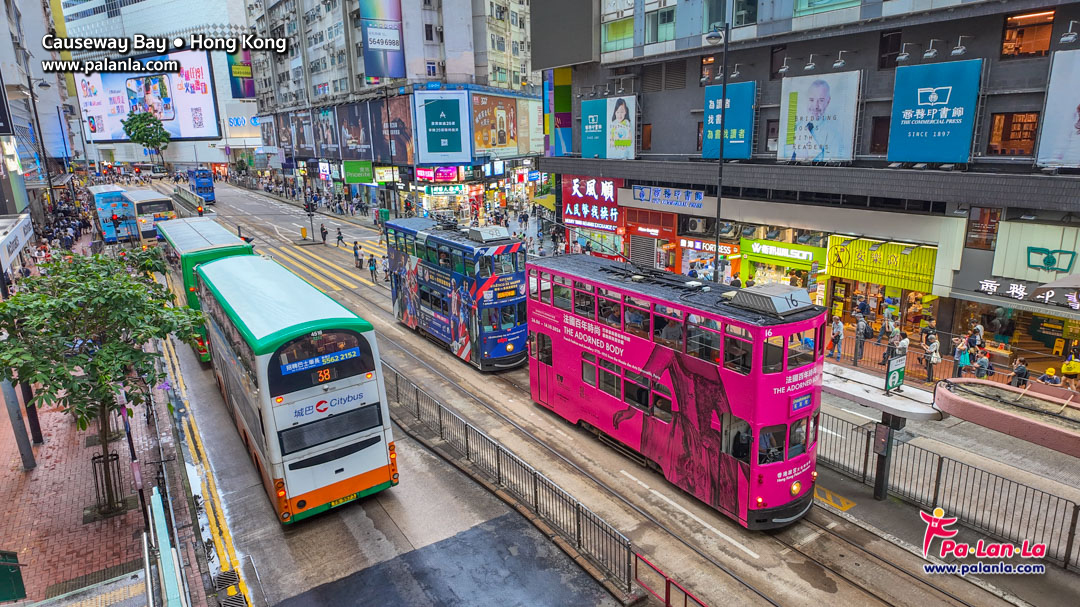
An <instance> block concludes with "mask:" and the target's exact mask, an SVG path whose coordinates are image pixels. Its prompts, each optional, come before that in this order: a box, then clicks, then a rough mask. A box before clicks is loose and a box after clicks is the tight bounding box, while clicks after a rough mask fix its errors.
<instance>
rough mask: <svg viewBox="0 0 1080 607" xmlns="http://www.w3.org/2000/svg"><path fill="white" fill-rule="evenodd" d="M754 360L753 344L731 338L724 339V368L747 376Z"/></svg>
mask: <svg viewBox="0 0 1080 607" xmlns="http://www.w3.org/2000/svg"><path fill="white" fill-rule="evenodd" d="M753 360H754V344H752V343H750V342H748V341H742V340H740V339H734V338H732V337H725V338H724V368H725V369H730V370H731V371H735V372H736V373H741V374H742V375H749V374H750V368H751V366H752V361H753Z"/></svg>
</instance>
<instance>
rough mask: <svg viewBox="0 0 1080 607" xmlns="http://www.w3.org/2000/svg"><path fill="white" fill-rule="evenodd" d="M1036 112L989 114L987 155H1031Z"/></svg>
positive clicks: (1033, 145) (1033, 146) (1037, 118)
mask: <svg viewBox="0 0 1080 607" xmlns="http://www.w3.org/2000/svg"><path fill="white" fill-rule="evenodd" d="M1038 124H1039V113H1038V112H1007V113H1004V114H992V115H991V116H990V143H988V144H987V145H986V154H987V155H988V156H1031V155H1032V152H1033V151H1034V149H1035V130H1036V129H1037V128H1038Z"/></svg>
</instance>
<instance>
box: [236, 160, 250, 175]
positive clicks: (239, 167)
mask: <svg viewBox="0 0 1080 607" xmlns="http://www.w3.org/2000/svg"><path fill="white" fill-rule="evenodd" d="M247 170H248V163H247V161H246V160H244V159H243V158H237V159H236V172H237V173H241V174H244V173H247Z"/></svg>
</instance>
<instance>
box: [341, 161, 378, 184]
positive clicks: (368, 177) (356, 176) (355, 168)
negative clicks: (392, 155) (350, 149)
mask: <svg viewBox="0 0 1080 607" xmlns="http://www.w3.org/2000/svg"><path fill="white" fill-rule="evenodd" d="M341 168H342V169H343V170H344V172H345V175H344V177H345V183H372V182H373V181H374V180H375V175H374V172H373V171H372V168H371V161H370V160H345V161H343V162H342V163H341Z"/></svg>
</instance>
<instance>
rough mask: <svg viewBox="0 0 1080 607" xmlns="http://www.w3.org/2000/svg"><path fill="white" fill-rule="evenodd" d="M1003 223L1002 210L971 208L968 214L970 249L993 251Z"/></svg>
mask: <svg viewBox="0 0 1080 607" xmlns="http://www.w3.org/2000/svg"><path fill="white" fill-rule="evenodd" d="M1000 222H1001V209H984V208H982V207H971V212H970V213H969V214H968V224H967V241H966V242H965V243H964V246H966V247H967V248H969V249H982V250H984V251H993V250H994V244H996V243H997V233H998V224H999V223H1000Z"/></svg>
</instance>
